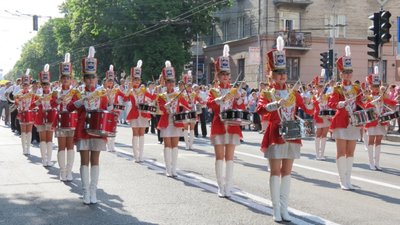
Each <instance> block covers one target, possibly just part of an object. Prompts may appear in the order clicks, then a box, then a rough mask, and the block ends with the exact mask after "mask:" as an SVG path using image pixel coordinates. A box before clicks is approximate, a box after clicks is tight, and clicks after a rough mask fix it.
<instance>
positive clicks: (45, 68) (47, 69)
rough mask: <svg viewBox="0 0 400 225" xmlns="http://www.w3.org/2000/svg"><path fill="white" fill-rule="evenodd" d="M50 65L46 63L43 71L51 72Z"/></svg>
mask: <svg viewBox="0 0 400 225" xmlns="http://www.w3.org/2000/svg"><path fill="white" fill-rule="evenodd" d="M49 67H50V65H49V64H46V65H44V68H43V71H44V72H49Z"/></svg>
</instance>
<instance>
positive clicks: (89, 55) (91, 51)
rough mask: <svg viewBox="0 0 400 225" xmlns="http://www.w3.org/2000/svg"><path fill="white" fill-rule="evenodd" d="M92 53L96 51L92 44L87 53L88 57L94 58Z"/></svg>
mask: <svg viewBox="0 0 400 225" xmlns="http://www.w3.org/2000/svg"><path fill="white" fill-rule="evenodd" d="M94 53H96V50H94V47H93V46H90V47H89V54H88V58H94Z"/></svg>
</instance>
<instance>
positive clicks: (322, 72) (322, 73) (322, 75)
mask: <svg viewBox="0 0 400 225" xmlns="http://www.w3.org/2000/svg"><path fill="white" fill-rule="evenodd" d="M324 76H325V69H321V77H324Z"/></svg>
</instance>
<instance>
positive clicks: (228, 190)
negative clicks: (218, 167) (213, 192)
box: [225, 160, 234, 198]
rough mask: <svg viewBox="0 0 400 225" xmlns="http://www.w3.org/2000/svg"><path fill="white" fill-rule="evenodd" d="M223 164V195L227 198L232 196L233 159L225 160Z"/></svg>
mask: <svg viewBox="0 0 400 225" xmlns="http://www.w3.org/2000/svg"><path fill="white" fill-rule="evenodd" d="M225 164H226V165H225V196H226V197H227V198H229V197H231V196H232V183H233V165H234V164H233V160H229V161H226V163H225Z"/></svg>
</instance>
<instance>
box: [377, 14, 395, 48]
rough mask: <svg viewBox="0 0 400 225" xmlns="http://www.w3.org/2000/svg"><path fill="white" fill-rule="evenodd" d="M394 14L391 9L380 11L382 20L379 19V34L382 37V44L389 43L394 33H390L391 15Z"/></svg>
mask: <svg viewBox="0 0 400 225" xmlns="http://www.w3.org/2000/svg"><path fill="white" fill-rule="evenodd" d="M391 15H392V14H391V13H390V12H389V11H381V12H380V21H379V29H380V30H379V34H380V38H381V44H382V45H383V44H385V43H388V42H389V41H390V38H391V37H392V35H391V34H390V33H389V31H390V27H392V25H391V24H390V20H389V19H390V16H391Z"/></svg>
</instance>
